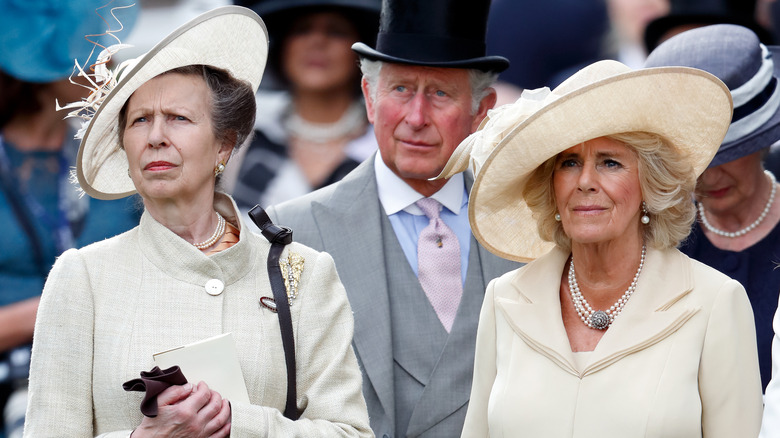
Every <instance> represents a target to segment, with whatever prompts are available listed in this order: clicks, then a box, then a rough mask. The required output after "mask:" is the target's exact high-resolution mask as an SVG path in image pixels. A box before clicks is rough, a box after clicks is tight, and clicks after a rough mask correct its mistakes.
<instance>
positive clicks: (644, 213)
mask: <svg viewBox="0 0 780 438" xmlns="http://www.w3.org/2000/svg"><path fill="white" fill-rule="evenodd" d="M640 220H641V221H642V223H643V224H645V225H647V224H649V223H650V216H648V215H647V205H646V204H645V201H642V217H641V218H640Z"/></svg>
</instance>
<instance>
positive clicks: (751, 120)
mask: <svg viewBox="0 0 780 438" xmlns="http://www.w3.org/2000/svg"><path fill="white" fill-rule="evenodd" d="M778 108H780V88H778V87H777V79H776V78H774V77H773V78H772V80H771V81H770V82H769V84H768V85H767V87H766V88H765V89H764V91H763V92H762V93H760V94H759V95H758V96H756V97H755V99H753V100H751V101H750V102H748V103H747V104H746V105H745V107H744V108H743V107H740V108H736V109H735V110H734V116H732V117H733V118H732V122H731V125H729V130H728V132H727V133H726V137H725V138H724V139H723V143H728V142H731V141H734V140H738V139H740V138H742V137H745V136H747V135H749V134H751V133H753V132H754V131H755V130H756V129H758V128H759V127H760V126H761V125H763V124H764V123H766V122H767V121H769V119H771V118H772V116H773V115H774V114H775V113H776V112H777V109H778ZM737 116H739V118H737Z"/></svg>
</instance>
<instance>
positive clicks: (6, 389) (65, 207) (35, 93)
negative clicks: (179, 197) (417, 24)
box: [0, 0, 140, 437]
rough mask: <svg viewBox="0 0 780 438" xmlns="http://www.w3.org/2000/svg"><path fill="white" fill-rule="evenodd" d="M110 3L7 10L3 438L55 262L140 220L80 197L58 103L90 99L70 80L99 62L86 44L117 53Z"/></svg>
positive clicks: (53, 1) (21, 404)
mask: <svg viewBox="0 0 780 438" xmlns="http://www.w3.org/2000/svg"><path fill="white" fill-rule="evenodd" d="M105 3H106V2H105V1H103V0H89V1H77V2H63V1H59V0H42V1H36V2H25V1H6V2H3V3H2V6H0V28H1V29H3V30H2V32H0V46H2V47H3V49H2V51H1V52H0V227H1V228H2V229H3V232H2V233H0V248H2V249H0V413H4V415H0V437H2V436H4V432H3V431H4V430H6V432H7V433H8V435H9V436H18V434H20V433H21V426H22V422H23V421H24V411H25V408H26V388H27V374H28V368H29V359H30V345H29V343H30V342H31V341H32V335H33V324H34V322H35V315H36V312H37V309H38V301H39V298H40V295H41V290H43V283H44V281H45V279H46V274H47V273H48V272H49V269H51V266H52V264H53V263H54V260H55V258H56V257H57V256H59V255H60V253H62V252H63V251H65V250H67V249H69V248H73V247H81V246H84V245H87V244H89V243H92V242H94V241H97V240H103V239H105V238H107V237H111V236H113V235H115V234H118V233H121V232H123V231H125V230H128V229H130V228H132V227H133V225H134V224H135V223H136V222H137V221H138V218H139V216H140V212H139V211H138V210H137V209H136V208H135V202H134V200H121V201H100V200H94V199H89V198H88V197H81V196H80V194H79V192H78V190H77V188H76V187H75V186H74V185H73V184H71V183H70V172H71V168H72V166H74V165H75V162H76V153H77V151H78V141H76V140H74V138H73V137H74V134H75V132H76V130H75V128H74V127H73V126H71V125H70V124H69V123H67V122H66V121H65V120H63V114H62V113H60V112H58V111H57V101H59V102H60V103H62V102H70V101H73V100H78V99H81V98H82V97H84V96H86V94H87V91H86V89H85V88H83V87H82V86H81V85H78V84H72V83H70V82H69V81H68V76H70V74H71V72H72V71H73V67H74V59H78V61H79V62H85V61H86V60H87V58H88V57H89V56H90V50H91V49H92V47H93V44H91V43H90V42H89V41H87V40H86V39H85V38H84V35H86V34H92V35H95V36H94V37H92V38H93V39H94V40H95V41H101V42H102V43H104V44H106V43H108V44H110V43H111V42H110V39H108V38H106V36H105V35H100V34H104V32H105V31H106V30H107V29H108V28H109V26H110V27H111V28H113V29H120V25H119V23H117V22H116V21H114V20H113V19H111V15H110V8H101V6H103V5H105ZM120 4H121V3H120V2H117V3H116V4H115V5H114V6H119V5H120ZM98 14H100V15H102V16H104V17H107V18H108V19H107V20H106V21H103V19H101V17H100V15H98ZM115 14H116V16H117V17H118V18H119V19H121V20H122V22H123V24H124V25H125V29H129V28H131V27H132V24H133V21H134V16H135V13H134V11H132V10H127V9H117V10H115ZM99 35H100V36H99ZM119 35H122V34H121V33H120V34H119ZM11 394H14V395H13V396H11ZM6 401H8V402H7V403H6ZM4 420H5V421H4ZM12 431H17V432H16V434H14V433H12Z"/></svg>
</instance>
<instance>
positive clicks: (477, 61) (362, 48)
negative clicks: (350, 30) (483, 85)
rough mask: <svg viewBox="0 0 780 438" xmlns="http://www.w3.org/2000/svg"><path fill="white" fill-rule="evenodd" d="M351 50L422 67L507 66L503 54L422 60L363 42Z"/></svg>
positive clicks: (494, 68) (486, 68)
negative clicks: (398, 55) (402, 56)
mask: <svg viewBox="0 0 780 438" xmlns="http://www.w3.org/2000/svg"><path fill="white" fill-rule="evenodd" d="M352 50H354V51H355V52H357V53H358V54H359V55H360V56H362V57H364V58H368V59H370V60H374V61H384V62H394V63H397V64H408V65H419V66H424V67H444V68H473V69H477V70H481V71H489V72H496V73H500V72H502V71H504V70H506V69H507V68H508V67H509V60H508V59H506V58H504V57H503V56H482V57H478V58H469V59H458V60H452V61H424V60H419V59H409V58H401V57H397V56H391V55H388V54H385V53H382V52H379V51H377V50H376V49H372V48H371V47H369V46H368V45H366V44H365V43H355V44H353V45H352Z"/></svg>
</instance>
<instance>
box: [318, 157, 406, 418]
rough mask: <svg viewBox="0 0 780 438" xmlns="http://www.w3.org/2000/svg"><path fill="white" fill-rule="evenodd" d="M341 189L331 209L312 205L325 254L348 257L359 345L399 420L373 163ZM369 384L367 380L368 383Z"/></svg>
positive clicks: (342, 270) (346, 279)
mask: <svg viewBox="0 0 780 438" xmlns="http://www.w3.org/2000/svg"><path fill="white" fill-rule="evenodd" d="M347 178H349V179H344V180H342V182H341V183H340V184H339V185H338V188H337V190H336V191H335V192H334V194H333V196H332V198H331V199H329V202H328V205H325V204H322V203H319V202H314V203H312V206H311V208H312V213H313V215H314V218H315V221H316V223H317V227H318V228H319V229H320V231H321V232H320V236H321V237H322V240H323V245H324V250H325V251H326V252H329V253H333V254H340V255H349V256H348V257H345V256H342V257H341V260H340V262H339V264H338V273H339V277H340V278H341V281H342V283H343V284H344V286H345V288H346V290H347V296H348V298H349V303H350V306H351V307H352V312H353V314H354V320H355V331H354V338H353V343H354V345H355V349H356V351H357V353H358V356H359V357H360V360H361V363H362V366H363V368H364V372H365V374H366V375H367V376H368V379H369V381H370V384H371V385H372V386H373V387H374V390H375V391H376V394H377V396H378V397H379V400H380V402H381V403H382V406H383V408H384V410H385V412H386V413H387V414H388V416H389V417H390V418H391V421H392V422H393V424H394V422H395V405H394V402H393V400H394V394H393V355H392V337H391V331H390V310H389V309H390V304H389V302H388V295H387V279H386V270H385V260H384V253H383V246H382V236H381V233H378V232H377V230H378V229H379V227H380V220H381V217H380V214H381V206H380V203H379V198H378V196H377V189H376V178H375V177H374V170H373V159H369V160H366V161H365V162H364V163H363V164H362V165H361V166H359V167H358V168H357V169H355V171H353V174H351V175H350V176H348V177H347ZM364 384H366V382H364Z"/></svg>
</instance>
